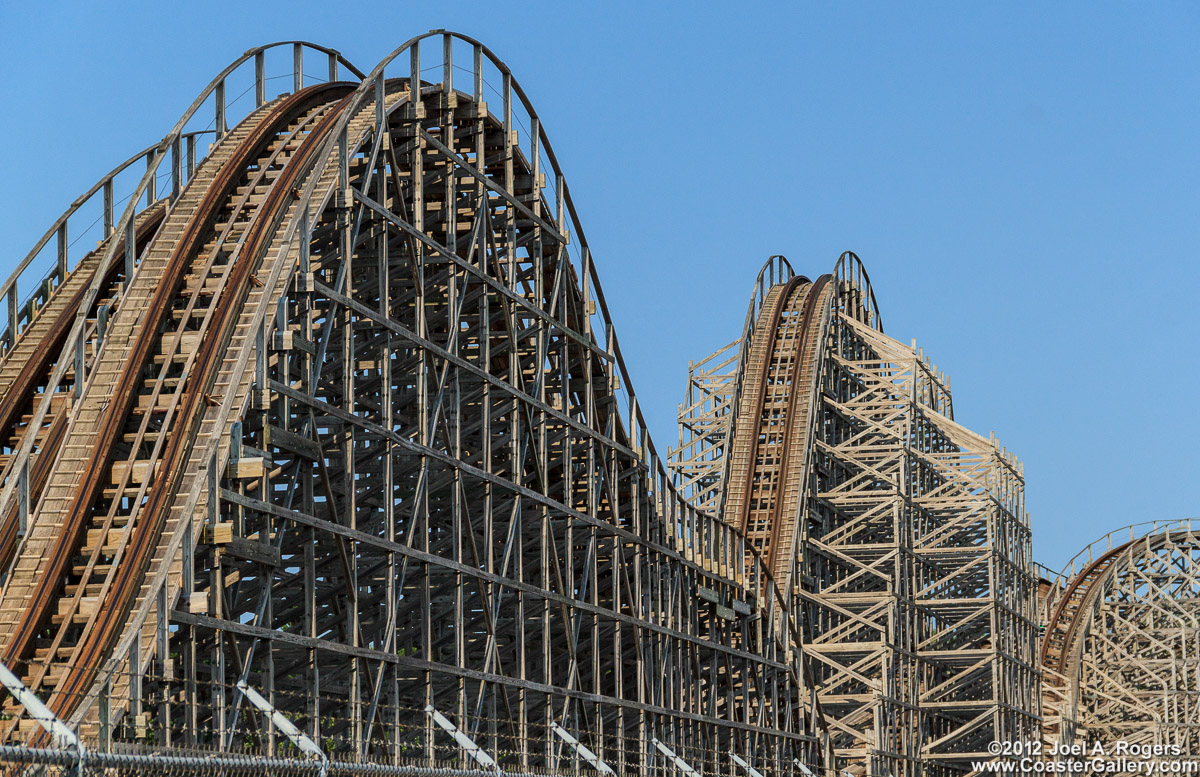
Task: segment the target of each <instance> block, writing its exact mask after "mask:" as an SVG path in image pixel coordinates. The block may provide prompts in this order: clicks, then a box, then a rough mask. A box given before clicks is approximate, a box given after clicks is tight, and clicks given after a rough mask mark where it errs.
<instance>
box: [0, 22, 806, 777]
mask: <svg viewBox="0 0 1200 777" xmlns="http://www.w3.org/2000/svg"><path fill="white" fill-rule="evenodd" d="M422 42H424V45H422ZM268 48H269V47H268ZM302 49H303V46H302V45H301V44H295V52H296V65H297V66H296V69H295V72H294V74H293V75H294V76H295V80H294V85H295V86H296V89H294V90H293V92H292V93H291V94H289V95H285V96H282V97H280V98H278V99H276V100H274V101H267V100H266V99H265V95H264V94H263V90H264V88H265V84H266V83H267V79H266V77H265V76H264V75H263V74H264V72H265V71H264V70H263V68H264V67H265V65H264V61H265V60H264V56H265V55H266V54H267V53H269V51H267V49H259V50H252V51H251V52H248V53H247V55H246V56H244V57H242V58H241V59H240V60H239V61H238V62H237V63H235V64H234V65H233V66H231V68H230V69H227V70H226V71H225V72H223V73H222V74H221V75H220V76H218V78H217V79H215V80H214V83H213V84H212V85H210V87H209V88H208V89H206V90H205V92H204V93H203V94H202V95H201V98H198V100H197V101H196V103H195V104H194V105H193V106H192V108H190V109H189V112H188V113H187V114H185V117H184V119H181V120H180V123H179V125H177V127H176V128H175V129H174V130H172V133H169V134H168V136H167V138H166V139H164V141H163V144H162V145H161V146H160V147H159V149H158V150H157V151H156V152H155V156H154V157H153V159H152V160H151V163H150V166H151V168H152V169H151V172H148V173H147V178H144V179H143V181H142V183H141V184H139V188H138V189H135V191H134V192H133V194H132V195H131V202H130V205H129V206H128V207H127V209H126V212H125V215H124V216H123V217H122V219H121V220H119V221H117V222H116V223H115V224H114V226H113V232H114V233H115V234H117V235H122V236H127V235H131V234H135V235H136V237H135V238H134V241H135V242H134V243H133V244H131V245H130V246H129V247H128V249H126V248H123V247H122V245H121V244H120V240H121V238H119V237H118V238H110V242H108V243H105V244H102V245H101V246H100V248H99V249H98V250H97V252H96V254H95V257H93V258H91V259H87V260H86V261H83V262H81V263H80V264H79V266H78V267H77V268H76V269H75V270H74V271H73V273H74V274H72V275H71V276H69V277H68V278H67V280H66V281H64V282H63V283H61V284H60V285H59V287H58V288H57V289H56V290H54V293H53V294H52V295H50V297H49V303H48V306H47V307H46V308H45V311H44V313H43V315H42V318H44V321H42V320H41V319H31V323H30V324H27V325H26V326H25V328H24V329H23V330H21V331H20V336H19V338H17V340H16V343H15V347H14V348H13V349H10V352H9V355H8V358H7V360H6V361H4V362H3V363H0V380H7V381H8V382H7V383H6V386H7V388H8V392H7V393H5V394H4V395H3V397H2V398H0V409H5V408H11V412H10V411H9V410H7V409H6V410H5V412H6V413H8V415H6V416H5V417H4V418H3V419H0V420H5V421H6V423H7V426H6V427H5V428H6V431H7V433H8V434H9V435H10V442H9V446H8V447H9V451H10V454H9V459H8V461H7V464H6V472H7V473H8V475H7V476H6V481H5V489H4V492H3V494H0V509H2V510H3V511H4V512H3V513H0V514H4V515H15V516H16V522H15V524H16V525H17V526H18V528H20V527H21V526H25V527H26V528H27V532H26V534H25V536H24V537H23V538H22V539H21V540H20V546H19V549H18V551H17V556H16V560H15V561H14V562H13V564H12V567H11V570H10V572H9V574H8V576H7V577H6V579H5V582H4V588H3V592H2V595H0V651H2V658H3V661H4V663H5V664H6V665H8V666H9V667H11V668H13V669H15V670H18V674H19V675H20V676H21V677H22V678H23V680H24V682H25V683H26V685H27V686H29V687H30V688H32V689H33V690H34V691H35V692H37V693H39V694H40V695H42V696H43V698H45V699H46V700H47V701H48V704H49V707H50V709H51V710H52V711H53V712H54V713H55V714H56V715H57V716H59V717H60V718H63V719H65V720H67V721H68V722H69V723H70V724H71V725H73V726H76V727H78V728H79V730H80V731H81V732H82V733H83V734H84V736H85V738H87V739H88V740H89V742H90V743H91V744H92V746H93V747H95V748H100V749H104V748H108V747H112V746H113V745H114V744H115V743H117V742H125V743H147V742H150V741H152V742H154V743H155V744H156V745H159V746H167V747H174V746H184V747H193V746H211V747H219V748H221V749H223V750H231V749H235V748H236V749H240V750H247V751H254V750H258V751H259V752H263V753H268V754H274V755H278V754H280V753H281V752H282V751H286V749H287V747H288V746H289V745H287V744H286V742H285V740H284V739H283V738H282V737H280V736H278V735H277V732H276V731H275V730H274V729H273V728H272V727H271V726H270V725H269V723H268V721H267V719H266V718H264V717H262V716H260V715H259V713H258V712H256V711H254V710H253V709H252V708H250V707H249V706H248V702H247V697H246V691H245V689H246V688H247V687H254V688H256V689H257V690H258V691H259V693H260V694H261V696H262V697H263V698H265V699H267V700H268V703H269V704H270V705H272V706H273V707H274V708H275V709H277V710H280V711H281V712H282V713H283V714H284V715H286V716H287V717H288V718H289V719H291V720H293V721H295V723H296V724H297V725H298V726H300V727H301V728H302V730H304V731H305V732H306V734H307V735H308V736H310V737H312V739H314V740H315V741H318V742H320V743H321V746H322V747H323V748H325V749H326V752H327V754H328V755H330V756H331V757H343V758H346V759H366V760H372V761H377V762H379V761H382V762H388V763H393V764H395V763H400V762H409V761H416V762H418V763H420V764H423V765H425V766H456V765H457V766H463V765H466V764H467V762H468V756H467V755H466V754H465V753H464V751H463V750H461V748H460V747H459V746H458V744H457V743H456V740H454V739H451V738H450V737H448V736H447V735H446V734H445V733H444V731H443V730H442V728H441V727H440V726H439V724H437V723H435V719H434V717H433V714H432V713H433V711H437V712H438V713H440V714H441V715H444V716H445V717H444V718H443V719H450V720H452V721H454V722H455V724H456V725H457V726H458V727H459V729H460V730H461V731H462V732H464V733H465V734H466V735H468V736H470V737H471V738H472V739H473V741H475V742H477V743H478V744H479V746H480V747H481V748H483V749H484V750H485V751H487V752H489V753H491V754H493V756H494V757H495V758H496V759H497V760H498V761H499V762H500V763H501V765H502V766H503V767H504V768H505V769H506V770H517V771H520V770H529V769H539V768H540V769H548V770H551V771H556V772H572V773H573V772H576V771H578V770H579V769H580V768H581V766H580V765H581V764H582V763H583V761H581V757H582V756H581V753H582V752H583V751H581V750H579V749H577V748H576V746H575V745H573V744H571V743H572V742H582V743H583V744H584V745H585V746H586V747H587V748H588V749H589V750H588V752H590V753H592V754H594V757H595V758H599V759H601V760H603V761H604V762H605V763H606V764H611V769H613V770H614V771H616V772H618V773H633V772H639V773H643V774H663V775H665V774H666V773H668V772H670V771H672V770H674V769H676V768H678V763H679V761H678V760H677V759H682V761H683V762H685V763H688V764H689V765H690V766H691V767H692V768H695V769H697V770H699V771H703V772H713V773H728V772H729V771H731V770H732V769H734V768H737V767H736V766H735V762H734V756H737V757H738V758H740V759H742V760H743V761H744V762H746V763H749V764H751V765H752V766H753V767H754V768H755V769H757V770H759V771H761V772H763V773H765V774H772V775H774V774H790V773H793V772H794V770H795V769H797V768H798V767H797V766H796V764H803V765H804V766H805V768H808V769H811V770H814V771H816V770H818V769H821V768H823V767H824V766H826V756H827V749H826V745H827V740H825V739H824V736H825V732H824V729H823V726H822V723H821V716H820V710H819V705H818V704H817V702H816V699H815V697H814V690H815V689H814V688H813V687H812V685H811V683H810V676H811V672H810V670H809V667H808V666H807V664H806V659H805V653H804V649H803V648H802V646H801V644H800V640H799V634H798V633H797V632H796V631H795V629H794V628H793V619H792V618H791V617H789V614H790V611H789V607H788V604H787V602H786V600H785V599H784V597H783V596H781V595H780V594H779V592H778V590H777V589H776V587H775V586H773V585H771V584H770V581H771V575H770V573H769V570H768V567H767V562H766V560H765V559H764V557H763V556H762V554H761V553H760V552H759V549H758V548H756V547H755V546H754V545H753V544H752V543H749V542H748V541H747V539H746V537H745V536H744V535H743V533H742V532H741V531H739V530H738V529H736V528H734V527H730V526H728V525H726V524H725V523H723V522H720V521H718V520H716V519H714V518H712V517H711V516H707V515H704V514H702V513H699V512H697V511H695V510H694V509H692V508H691V507H690V506H689V505H687V504H686V503H685V502H684V501H683V500H682V499H681V498H680V497H679V496H678V494H677V493H676V492H675V491H674V489H673V487H672V485H671V483H670V479H669V477H668V475H667V472H666V469H665V467H664V466H663V464H662V463H661V462H660V461H659V459H658V455H657V453H656V451H655V448H654V446H653V443H652V442H651V440H650V438H649V436H648V434H647V433H646V427H645V421H644V419H643V417H642V414H641V411H640V408H639V406H638V401H637V397H636V395H634V393H633V391H632V389H631V387H630V381H629V378H628V375H627V374H626V372H625V369H624V365H623V363H622V357H621V352H620V345H619V342H618V340H617V337H616V334H615V332H614V329H613V327H612V324H611V322H610V321H609V319H608V315H607V308H606V305H605V302H604V297H603V293H602V291H601V289H600V285H599V276H598V273H597V270H596V267H595V264H594V262H593V258H592V256H591V254H590V251H589V249H588V246H587V241H586V239H585V238H584V236H583V231H582V228H581V227H580V225H579V223H578V219H577V216H576V214H575V212H574V207H573V205H572V203H571V199H570V194H569V191H568V190H567V188H566V184H565V183H564V181H563V177H562V173H561V171H560V170H559V168H558V166H557V163H556V162H555V159H554V154H553V151H552V150H551V147H550V145H549V142H548V140H547V138H546V135H545V132H544V130H543V129H542V127H541V125H540V122H539V120H538V117H537V114H536V113H535V112H534V111H533V109H532V107H531V106H530V104H529V101H528V100H527V99H526V98H525V96H524V94H523V92H522V91H521V89H520V87H519V86H518V85H517V84H516V82H515V81H514V80H513V78H512V76H511V74H510V73H509V72H508V70H507V68H506V67H504V65H503V64H502V63H500V62H499V61H498V60H497V59H496V58H495V57H494V56H493V55H492V54H491V52H490V51H488V50H487V49H486V48H485V47H483V46H482V45H481V44H479V43H477V42H476V41H473V40H470V39H467V38H462V37H460V36H455V35H452V34H448V33H442V32H435V33H431V34H430V35H426V36H421V37H420V38H417V39H414V40H413V41H410V42H409V43H407V44H405V46H403V47H401V48H400V49H398V50H397V51H396V52H394V53H393V54H392V55H390V56H389V57H388V58H386V59H385V60H384V61H383V62H382V63H381V64H380V65H379V66H378V67H376V68H375V69H374V70H373V71H372V72H371V73H369V74H367V75H365V76H363V75H362V74H361V73H359V72H358V71H353V72H354V73H355V74H356V75H358V76H360V77H361V78H362V81H361V82H359V83H351V84H345V83H330V84H325V85H321V86H314V87H308V88H301V85H302V82H303V78H304V72H303V67H302V62H301V54H302V53H303V51H302ZM318 50H319V51H320V52H322V53H323V54H327V55H328V57H329V63H330V69H331V73H333V72H335V71H336V70H337V66H338V64H339V62H341V60H340V59H339V58H337V56H336V52H332V51H331V50H327V49H318ZM456 58H457V59H456ZM250 62H253V63H255V69H256V79H255V81H254V83H255V85H256V87H257V91H258V95H257V97H258V100H257V104H258V107H256V108H255V110H253V111H252V112H250V113H249V114H248V115H247V116H246V118H245V119H244V120H242V121H241V122H239V123H237V124H236V126H233V127H232V128H229V129H227V128H226V127H225V121H226V118H227V116H228V114H227V112H226V103H225V89H226V82H227V81H228V80H230V79H232V78H233V77H234V75H233V74H234V73H235V70H236V68H237V67H239V66H240V63H250ZM463 62H466V63H469V64H470V67H469V68H463V67H461V66H460V65H459V64H458V63H463ZM431 69H432V72H440V74H441V80H440V81H439V82H436V83H432V82H430V81H429V80H428V73H429V72H430V71H431ZM464 72H466V73H467V77H466V80H465V81H462V79H463V78H464V75H463V73H464ZM423 76H424V77H423ZM455 79H459V80H460V81H462V84H461V85H460V86H458V87H456V86H455ZM485 86H487V88H489V89H498V90H499V91H498V92H496V94H495V97H496V100H495V101H494V102H492V103H490V104H489V102H488V101H486V100H485ZM209 99H212V100H215V104H216V106H217V108H216V117H215V126H216V132H215V134H216V138H217V141H218V142H217V143H216V144H215V145H214V146H213V148H212V150H211V152H210V153H209V155H208V157H207V158H206V159H205V160H204V161H203V162H202V163H201V164H199V165H197V166H196V167H195V168H194V169H189V170H188V171H187V176H186V185H183V180H184V176H183V175H178V176H175V177H174V179H173V181H174V184H175V186H174V187H173V191H172V195H171V197H169V198H168V200H167V201H166V202H165V203H163V204H161V205H159V206H157V207H156V209H154V210H150V211H145V212H144V213H141V214H139V207H138V206H137V204H136V203H137V202H138V201H140V199H141V198H142V197H143V196H148V195H147V191H148V189H147V187H148V181H152V180H154V178H153V175H154V173H153V167H154V165H157V164H158V163H159V162H161V161H162V160H163V159H164V158H166V157H167V155H168V154H175V156H174V158H173V160H174V161H173V162H172V165H173V166H175V167H176V169H179V168H181V167H182V164H181V162H180V160H181V157H180V156H179V155H178V154H177V153H176V151H173V150H172V149H175V150H177V149H178V147H179V142H180V139H181V138H182V137H183V134H182V129H183V127H184V126H185V124H186V122H187V121H188V120H189V119H188V117H190V116H191V115H192V114H193V113H194V112H195V111H196V110H197V108H198V107H199V106H200V105H202V104H205V103H206V100H209ZM110 199H111V198H110ZM110 210H111V208H110ZM48 234H50V233H48ZM122 255H124V256H125V257H126V262H125V263H124V265H122V263H121V262H120V261H119V258H120V257H121V256H122ZM114 268H117V269H114ZM64 277H66V276H64ZM11 288H14V289H15V285H13V286H11ZM80 289H84V291H82V293H81V292H80ZM31 309H32V308H31ZM14 331H16V330H14ZM64 333H65V334H64ZM35 339H37V340H38V342H40V343H43V344H45V345H44V348H43V347H39V349H33V350H35V351H38V353H39V354H44V355H37V354H35V353H32V352H28V351H30V349H29V348H26V346H25V342H26V341H27V340H28V341H30V342H32V341H33V340H35ZM18 368H19V369H18ZM13 371H15V375H14V377H13V378H12V379H11V380H10V379H8V378H7V377H6V376H7V375H8V374H9V373H10V372H13ZM47 372H49V374H47ZM29 430H33V433H31V432H30V431H29ZM30 474H33V475H35V477H34V478H33V480H34V487H33V488H32V489H31V488H29V482H28V481H29V480H30ZM14 510H15V512H14ZM13 523H14V522H13V520H12V519H11V517H10V518H9V519H8V522H7V523H5V524H3V526H0V540H2V539H3V538H4V536H7V535H5V534H4V533H3V532H4V530H7V527H8V526H9V525H10V524H13ZM3 550H4V546H3V544H2V543H0V551H3ZM5 712H6V713H7V715H6V716H5V717H6V719H5V720H4V721H2V722H3V730H4V736H6V737H7V740H8V741H9V742H30V741H32V742H34V743H39V742H41V741H42V739H43V737H42V735H41V734H40V733H39V729H38V728H37V727H36V725H34V724H33V722H32V721H31V720H29V719H28V718H27V717H24V716H22V715H21V710H20V709H19V708H18V707H15V706H14V705H13V703H12V700H8V702H7V703H6V705H5ZM668 753H673V755H668Z"/></svg>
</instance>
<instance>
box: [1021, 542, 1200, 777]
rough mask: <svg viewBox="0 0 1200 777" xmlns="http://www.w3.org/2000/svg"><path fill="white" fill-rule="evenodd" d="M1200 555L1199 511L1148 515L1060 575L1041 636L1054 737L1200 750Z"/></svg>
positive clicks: (1193, 754) (1189, 755)
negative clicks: (1175, 518) (1198, 665)
mask: <svg viewBox="0 0 1200 777" xmlns="http://www.w3.org/2000/svg"><path fill="white" fill-rule="evenodd" d="M1123 535H1124V536H1128V538H1129V539H1128V540H1126V541H1120V540H1121V537H1122V536H1123ZM1114 540H1116V541H1114ZM1198 560H1200V534H1197V532H1196V529H1195V525H1194V521H1180V522H1174V523H1164V522H1153V523H1150V522H1148V523H1146V524H1141V525H1135V526H1131V527H1126V528H1124V529H1120V530H1117V531H1114V532H1111V533H1110V534H1109V535H1107V536H1105V537H1103V538H1101V539H1100V540H1098V541H1097V542H1095V543H1092V545H1090V546H1089V547H1088V548H1086V549H1085V550H1084V551H1083V552H1082V553H1080V554H1079V555H1078V556H1077V557H1076V559H1074V560H1073V561H1072V562H1071V563H1070V565H1069V566H1068V569H1065V570H1064V571H1063V572H1062V573H1061V574H1060V575H1059V576H1058V578H1057V580H1056V581H1055V583H1054V585H1053V586H1052V590H1060V593H1058V596H1057V598H1056V599H1055V600H1054V601H1053V602H1052V603H1051V605H1052V606H1051V608H1050V609H1049V614H1048V622H1047V623H1046V626H1045V633H1044V635H1043V638H1042V646H1041V661H1042V666H1043V668H1044V670H1045V672H1046V676H1045V680H1044V688H1043V694H1044V705H1045V713H1044V718H1045V723H1044V733H1045V736H1046V738H1047V739H1048V740H1049V741H1054V742H1062V743H1065V744H1069V743H1073V742H1078V741H1089V742H1100V743H1103V744H1105V745H1113V744H1115V743H1116V742H1119V741H1124V742H1133V743H1139V744H1143V743H1153V744H1158V745H1160V746H1175V747H1178V748H1179V754H1180V755H1182V756H1184V757H1185V759H1186V760H1196V759H1197V758H1200V756H1198V755H1197V753H1200V739H1198V738H1197V736H1196V733H1195V726H1194V720H1195V715H1196V710H1197V707H1196V703H1195V698H1196V691H1197V689H1196V679H1195V678H1196V675H1195V672H1194V669H1193V667H1194V658H1192V655H1193V652H1194V650H1195V647H1194V646H1195V643H1196V640H1197V638H1200V607H1198V603H1200V597H1198V596H1197V593H1198V591H1200V566H1198ZM1076 562H1083V563H1081V564H1079V565H1078V567H1077V564H1076Z"/></svg>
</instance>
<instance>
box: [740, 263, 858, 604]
mask: <svg viewBox="0 0 1200 777" xmlns="http://www.w3.org/2000/svg"><path fill="white" fill-rule="evenodd" d="M830 281H831V276H828V275H823V276H821V277H820V278H818V279H817V280H816V281H815V282H809V280H808V279H807V278H805V277H803V276H796V277H794V278H792V279H791V280H789V281H788V282H787V283H784V284H782V285H780V286H776V287H774V288H773V289H771V291H770V292H769V293H768V295H767V298H766V300H765V302H764V303H763V306H762V311H761V319H760V322H759V326H757V327H756V330H755V334H754V338H753V340H752V341H751V343H750V348H749V353H748V356H747V359H746V364H745V381H744V383H743V391H744V392H745V393H744V396H745V397H746V401H744V402H742V403H740V405H739V407H738V416H737V419H736V420H735V424H736V425H735V427H734V428H735V429H736V430H737V431H736V434H735V436H734V438H733V444H732V448H731V455H732V459H731V462H730V471H729V476H728V477H729V487H728V489H727V491H726V502H725V520H726V521H727V522H729V523H731V524H733V525H734V526H736V527H737V528H739V529H740V530H741V531H742V532H743V533H744V534H745V535H746V538H747V540H748V541H749V542H750V544H751V546H752V547H754V548H755V550H757V551H758V552H759V553H761V554H762V555H763V557H764V558H765V559H766V560H767V566H768V569H770V571H771V575H772V577H773V579H774V580H775V581H776V582H777V583H779V585H780V587H781V589H782V590H784V591H790V590H791V584H792V580H791V579H790V577H791V575H790V573H791V571H792V569H793V568H794V563H793V559H794V558H795V555H796V544H795V541H796V539H797V537H798V534H799V533H798V531H797V527H796V523H795V522H796V520H797V519H798V518H799V517H800V515H801V511H800V500H801V492H802V491H803V488H802V481H803V478H804V475H805V472H806V465H807V462H806V459H807V456H808V451H809V450H811V448H812V440H811V437H810V430H811V425H810V423H809V421H810V419H811V414H810V405H811V399H812V397H813V396H814V395H815V394H816V392H817V384H816V376H817V371H818V369H819V368H820V363H819V361H818V360H819V358H820V357H821V355H822V352H823V350H824V348H823V346H824V343H823V342H822V336H823V334H824V332H823V329H824V325H825V323H826V321H827V320H828V319H827V314H828V310H829V306H830V303H831V300H832V296H833V291H834V285H833V284H832V283H831V282H830Z"/></svg>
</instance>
